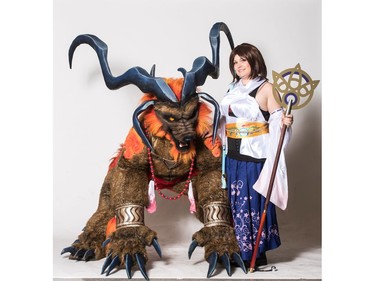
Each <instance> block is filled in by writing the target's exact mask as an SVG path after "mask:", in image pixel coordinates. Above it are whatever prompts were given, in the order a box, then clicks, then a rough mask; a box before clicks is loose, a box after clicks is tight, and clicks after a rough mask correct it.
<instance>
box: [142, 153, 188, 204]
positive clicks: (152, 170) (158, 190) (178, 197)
mask: <svg viewBox="0 0 375 281" xmlns="http://www.w3.org/2000/svg"><path fill="white" fill-rule="evenodd" d="M147 151H148V162H149V164H150V170H151V177H152V180H153V181H154V185H155V189H156V191H157V192H158V193H159V195H160V196H161V197H163V198H164V199H168V200H177V199H180V198H181V196H182V195H183V194H184V192H186V190H187V189H188V188H189V184H190V183H191V175H192V173H193V167H194V158H193V159H192V160H191V164H190V169H189V175H188V178H187V180H186V183H185V188H184V189H183V190H182V191H181V192H180V193H179V194H178V195H176V196H173V197H170V196H167V195H165V194H164V193H163V192H162V191H161V190H160V188H159V187H158V186H157V183H156V181H155V173H154V164H153V163H152V157H151V149H150V148H149V147H148V148H147Z"/></svg>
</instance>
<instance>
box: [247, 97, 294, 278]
mask: <svg viewBox="0 0 375 281" xmlns="http://www.w3.org/2000/svg"><path fill="white" fill-rule="evenodd" d="M291 111H292V99H289V103H288V108H287V110H286V115H289V114H290V113H291ZM286 129H287V126H286V125H285V124H283V126H282V128H281V135H280V140H279V145H278V147H277V152H276V157H275V162H274V164H273V168H272V173H271V179H270V183H269V185H268V191H267V197H266V202H265V204H264V210H263V213H262V217H261V219H260V224H259V229H258V235H257V239H256V241H255V247H254V251H253V255H252V257H251V262H250V273H251V272H254V270H255V261H256V257H257V254H258V248H259V243H260V237H261V233H262V229H263V226H264V222H265V221H266V216H267V209H268V203H269V202H270V198H271V193H272V188H273V183H274V181H275V176H276V170H277V165H278V164H279V158H280V154H281V148H282V147H283V143H284V137H285V132H286Z"/></svg>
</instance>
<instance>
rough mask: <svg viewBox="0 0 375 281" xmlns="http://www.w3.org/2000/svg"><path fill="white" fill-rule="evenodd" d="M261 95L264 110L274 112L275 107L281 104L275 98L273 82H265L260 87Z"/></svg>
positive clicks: (260, 103) (260, 102) (260, 101)
mask: <svg viewBox="0 0 375 281" xmlns="http://www.w3.org/2000/svg"><path fill="white" fill-rule="evenodd" d="M259 96H260V97H259V105H260V106H261V108H262V109H263V110H267V111H269V112H273V111H274V110H275V109H277V108H279V107H280V105H279V104H278V103H277V101H276V100H275V97H274V94H273V84H272V83H270V82H266V83H264V84H263V85H262V87H261V88H260V89H259Z"/></svg>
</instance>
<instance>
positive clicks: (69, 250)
mask: <svg viewBox="0 0 375 281" xmlns="http://www.w3.org/2000/svg"><path fill="white" fill-rule="evenodd" d="M76 252H77V248H75V247H73V246H70V247H66V248H64V249H62V251H61V253H60V255H63V254H65V253H70V254H71V255H74V254H75V253H76Z"/></svg>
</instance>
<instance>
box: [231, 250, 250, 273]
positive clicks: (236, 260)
mask: <svg viewBox="0 0 375 281" xmlns="http://www.w3.org/2000/svg"><path fill="white" fill-rule="evenodd" d="M232 257H233V260H234V261H235V262H236V264H238V265H239V266H240V267H241V268H242V270H243V272H245V273H247V270H246V266H245V264H244V262H243V260H242V258H241V256H240V255H239V254H238V253H234V254H233V256H232Z"/></svg>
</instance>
